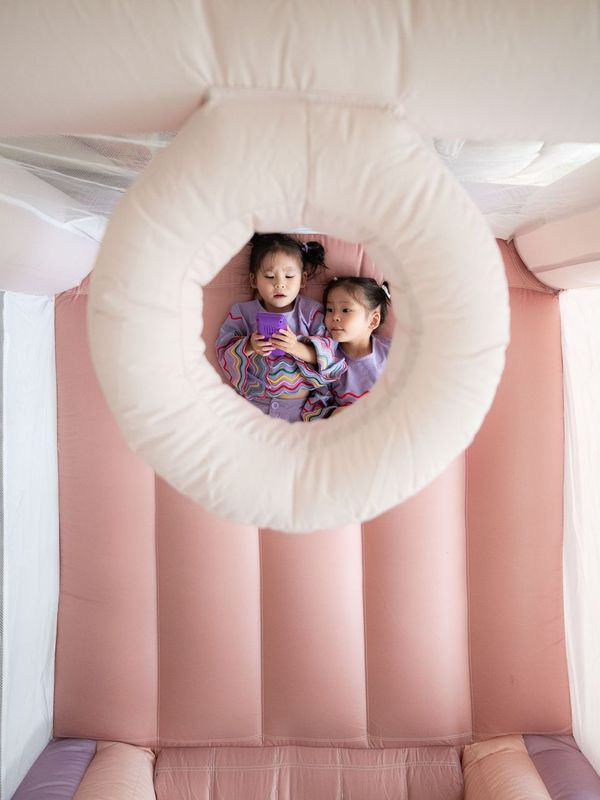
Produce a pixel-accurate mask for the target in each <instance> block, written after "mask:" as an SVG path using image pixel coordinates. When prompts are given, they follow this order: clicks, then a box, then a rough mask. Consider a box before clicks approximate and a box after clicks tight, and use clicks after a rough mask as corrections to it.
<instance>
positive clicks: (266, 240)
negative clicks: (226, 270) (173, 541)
mask: <svg viewBox="0 0 600 800" xmlns="http://www.w3.org/2000/svg"><path fill="white" fill-rule="evenodd" d="M250 244H251V246H252V250H251V251H250V272H251V273H252V274H253V275H256V273H257V272H258V270H259V269H260V265H261V264H262V262H263V259H264V257H265V256H266V255H268V254H269V253H288V254H289V255H291V256H296V257H297V258H298V259H300V264H301V265H302V270H303V271H305V272H306V274H307V276H308V277H309V278H314V277H315V275H318V273H319V272H321V270H323V269H327V267H326V265H325V248H324V247H323V245H322V244H321V243H320V242H314V241H313V242H300V241H298V239H294V237H293V236H288V235H287V234H286V233H255V234H254V236H253V237H252V239H251V240H250Z"/></svg>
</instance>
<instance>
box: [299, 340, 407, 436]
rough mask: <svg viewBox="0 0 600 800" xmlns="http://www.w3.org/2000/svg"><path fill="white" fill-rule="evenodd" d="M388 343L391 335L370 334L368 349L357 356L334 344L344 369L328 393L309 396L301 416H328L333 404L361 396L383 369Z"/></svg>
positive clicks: (349, 402)
mask: <svg viewBox="0 0 600 800" xmlns="http://www.w3.org/2000/svg"><path fill="white" fill-rule="evenodd" d="M390 344H391V339H388V337H387V336H372V337H371V352H370V353H369V354H368V355H366V356H361V357H360V358H351V357H350V356H349V355H347V354H346V353H344V350H343V345H337V352H338V354H340V355H342V356H344V358H345V361H346V369H345V370H344V372H343V374H341V375H340V378H339V380H338V381H336V382H335V383H334V384H333V385H332V386H330V387H329V388H330V394H329V396H327V395H325V394H323V393H320V394H319V395H318V396H315V397H311V398H310V399H309V401H308V402H307V404H306V406H305V408H304V411H303V415H302V417H303V419H304V420H305V421H306V422H312V420H314V419H319V418H321V417H329V416H331V414H332V413H333V412H334V410H335V409H336V408H343V407H344V406H350V405H352V403H355V402H356V401H357V400H360V398H361V397H364V396H365V395H366V394H367V392H368V391H369V390H370V389H371V387H372V386H373V384H374V383H375V381H376V380H377V379H378V378H379V376H380V375H381V373H382V372H383V370H384V369H385V365H386V362H387V358H388V353H389V351H390Z"/></svg>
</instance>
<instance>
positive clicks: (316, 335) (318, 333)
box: [298, 301, 346, 386]
mask: <svg viewBox="0 0 600 800" xmlns="http://www.w3.org/2000/svg"><path fill="white" fill-rule="evenodd" d="M309 302H310V305H308V304H307V308H306V309H305V320H304V325H303V326H302V327H304V329H305V330H306V331H307V334H306V335H300V336H298V338H299V339H300V341H301V342H304V343H305V344H312V346H313V347H314V348H315V352H316V354H317V363H316V365H312V364H306V362H304V361H298V367H299V369H300V371H301V372H302V374H303V375H304V377H305V378H308V379H309V380H311V381H316V384H315V385H316V386H326V385H327V384H331V383H333V382H334V381H337V380H338V379H339V377H340V376H341V375H342V374H343V373H344V372H345V371H346V361H345V359H344V358H343V356H342V355H341V354H340V349H339V347H338V346H337V345H336V343H335V342H334V341H333V339H330V338H329V337H328V336H327V330H326V329H325V318H324V316H323V308H322V306H321V304H320V303H316V302H314V301H309ZM300 330H302V328H300Z"/></svg>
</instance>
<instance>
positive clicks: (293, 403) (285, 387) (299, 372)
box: [217, 295, 346, 422]
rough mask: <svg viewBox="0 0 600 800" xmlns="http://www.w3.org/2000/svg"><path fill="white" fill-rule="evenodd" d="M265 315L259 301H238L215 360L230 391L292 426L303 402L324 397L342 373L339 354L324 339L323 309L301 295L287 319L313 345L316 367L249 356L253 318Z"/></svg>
mask: <svg viewBox="0 0 600 800" xmlns="http://www.w3.org/2000/svg"><path fill="white" fill-rule="evenodd" d="M258 311H264V308H263V306H262V305H261V303H260V301H259V300H250V301H249V302H246V303H236V304H235V305H233V306H232V307H231V309H230V311H229V314H228V315H227V319H226V320H225V322H224V323H223V324H222V325H221V329H220V331H219V336H218V339H217V358H218V360H219V364H220V365H221V369H222V370H223V372H224V374H225V376H226V378H227V380H228V381H229V383H231V385H232V386H233V388H234V389H235V390H236V392H238V393H239V394H241V395H242V396H243V397H245V398H247V399H248V400H250V402H251V403H253V404H254V405H256V406H257V407H258V408H260V409H261V410H262V411H263V412H264V413H265V414H269V415H270V416H275V417H280V418H284V419H287V420H288V421H290V422H293V421H296V420H301V419H302V418H303V409H304V406H305V404H306V401H307V399H308V398H309V396H310V397H313V396H321V395H323V397H325V396H326V395H327V394H328V388H327V387H329V386H330V385H331V384H332V383H333V382H334V381H336V380H337V379H338V377H339V376H340V375H341V374H342V373H343V372H344V370H345V369H346V364H345V361H344V358H343V357H342V354H341V353H340V352H339V351H338V349H337V347H336V345H335V343H334V342H333V341H332V340H331V339H330V338H329V337H328V336H327V334H326V330H325V323H324V318H323V307H322V306H321V304H320V303H317V302H316V300H311V299H310V298H308V297H303V296H302V295H299V296H298V297H297V298H296V302H295V304H294V308H293V309H292V310H291V311H288V312H287V313H285V314H284V315H283V316H285V319H286V322H287V325H288V328H289V329H290V330H291V331H293V332H294V333H295V334H296V336H298V338H299V339H300V340H301V341H303V342H305V343H310V344H312V345H313V346H314V348H315V351H316V354H317V364H316V365H313V364H307V363H306V362H304V361H301V360H296V359H295V358H294V357H293V356H290V355H288V354H287V353H286V354H284V355H280V356H266V357H265V356H260V355H258V354H257V353H252V354H250V355H247V353H246V345H247V344H248V340H249V338H250V335H251V334H252V333H253V332H254V331H255V330H256V314H257V312H258Z"/></svg>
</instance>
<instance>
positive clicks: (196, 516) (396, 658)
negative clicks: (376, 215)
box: [55, 242, 570, 763]
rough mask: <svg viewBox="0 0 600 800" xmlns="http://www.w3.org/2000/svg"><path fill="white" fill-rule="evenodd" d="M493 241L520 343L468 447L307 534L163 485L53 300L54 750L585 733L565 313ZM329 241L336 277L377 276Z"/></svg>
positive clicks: (209, 306)
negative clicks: (569, 533) (57, 573)
mask: <svg viewBox="0 0 600 800" xmlns="http://www.w3.org/2000/svg"><path fill="white" fill-rule="evenodd" d="M501 247H502V249H503V252H504V255H505V260H506V264H507V271H508V275H509V282H510V284H511V287H512V288H511V307H512V343H511V345H510V348H509V351H508V360H507V368H506V371H505V373H504V377H503V379H502V383H501V386H500V389H499V391H498V395H497V398H496V401H495V403H494V405H493V407H492V410H491V412H490V414H489V415H488V418H487V419H486V421H485V422H484V425H483V427H482V429H481V431H480V433H479V434H478V436H477V437H476V439H475V442H474V443H473V445H472V446H471V447H470V448H469V450H468V451H467V452H466V454H465V455H464V456H463V457H461V458H459V459H457V460H456V461H455V462H454V463H453V464H451V465H450V467H448V469H447V470H446V471H445V472H444V473H443V474H442V475H441V476H439V477H438V479H437V480H436V481H434V482H433V483H432V484H431V485H430V486H429V487H427V488H426V489H425V490H424V491H423V492H421V493H420V494H419V495H417V496H416V497H414V498H412V499H411V500H409V501H408V502H406V503H404V504H403V505H401V506H399V507H397V508H395V509H393V510H391V511H390V512H388V513H387V514H385V515H383V516H381V517H379V518H378V519H375V520H373V521H371V522H369V523H366V524H364V525H362V526H359V525H355V526H348V527H346V528H342V529H339V530H333V531H322V532H318V533H315V534H311V535H306V536H292V535H286V534H282V533H279V532H277V531H266V530H263V531H259V530H257V529H256V528H254V527H243V526H236V525H234V524H232V523H230V522H227V521H224V520H221V519H218V518H215V517H214V516H212V515H210V514H208V513H207V512H205V511H204V510H203V509H202V508H200V507H199V506H196V505H194V504H193V503H192V502H191V501H189V500H187V499H185V498H183V497H181V496H180V495H179V494H177V493H176V492H175V491H174V490H172V489H171V488H170V487H168V486H167V485H166V484H164V483H163V482H162V481H160V480H157V479H155V477H154V475H153V474H152V472H151V471H150V469H149V468H148V467H147V466H146V465H145V464H143V463H142V462H141V461H140V460H139V459H138V458H137V457H135V456H134V455H132V454H131V453H130V452H129V451H128V450H127V448H126V447H125V445H124V444H123V442H122V440H121V438H120V435H119V434H118V432H117V430H116V426H115V424H114V423H113V421H112V418H111V416H110V414H109V411H108V409H107V408H106V406H105V404H104V401H103V399H102V397H101V395H100V391H99V389H98V386H97V383H96V380H95V377H94V375H93V373H92V369H91V365H90V362H89V355H88V352H87V345H86V336H85V320H84V316H85V303H86V297H85V292H84V291H82V292H79V293H78V292H69V293H66V294H64V295H62V296H60V297H59V298H58V300H57V305H56V319H57V323H56V324H57V338H56V346H57V371H58V413H59V459H60V461H59V470H60V493H61V598H60V609H59V629H58V643H57V671H56V700H55V702H56V708H55V735H58V736H82V737H92V738H98V739H111V740H121V741H126V742H130V743H135V744H142V745H151V746H155V747H163V746H181V747H183V746H185V747H189V746H198V747H209V748H214V747H221V746H224V745H235V746H259V745H266V746H273V745H280V746H284V747H297V746H306V747H308V746H310V747H315V748H318V747H322V748H330V747H340V748H354V749H356V748H359V749H361V748H371V749H380V748H390V749H392V748H406V747H411V746H420V745H429V746H432V745H437V746H441V747H443V746H459V745H461V744H464V743H467V742H470V741H472V740H473V739H477V738H487V737H490V736H496V735H501V734H506V733H513V732H518V733H524V732H536V733H555V732H559V731H560V732H566V731H569V730H570V707H569V696H568V683H567V673H566V661H565V648H564V625H563V616H562V588H561V581H562V469H563V451H562V441H563V426H562V366H561V354H560V320H559V315H558V302H557V296H556V294H554V293H553V292H552V291H550V290H548V289H547V288H545V287H542V286H541V285H540V284H538V283H537V281H535V279H533V278H532V277H531V276H529V275H528V274H527V273H526V272H525V271H524V269H523V267H522V265H521V264H520V262H519V260H518V258H517V257H516V255H515V253H514V250H513V249H512V248H511V247H508V246H506V245H505V244H504V243H501ZM336 248H338V245H336V244H335V243H334V242H330V243H329V248H328V249H329V252H330V266H331V267H332V269H333V270H334V271H335V270H336V269H337V268H338V265H343V266H344V270H345V271H348V268H349V267H348V265H349V264H352V265H353V270H354V271H356V272H360V271H366V272H367V273H368V271H369V270H371V269H372V266H371V264H370V262H369V261H368V260H366V259H364V257H363V253H362V250H361V248H360V247H358V246H350V245H343V244H340V245H339V249H336ZM336 259H337V260H336ZM236 286H239V263H234V264H233V265H232V266H231V267H230V268H229V271H228V270H225V271H224V272H223V273H222V274H221V275H220V276H219V277H218V278H217V279H216V280H215V281H214V282H213V288H212V289H208V290H207V295H208V296H210V297H211V298H212V302H210V303H209V302H207V303H206V312H205V313H206V317H207V319H206V336H207V337H208V338H210V336H211V335H212V333H211V332H214V331H215V329H216V327H217V326H218V323H219V321H220V319H221V318H222V317H223V316H224V314H225V312H226V309H227V307H228V306H229V305H230V303H231V302H232V298H233V294H234V287H236ZM236 291H237V290H236ZM211 292H212V295H211V294H210V293H211ZM238 297H239V295H238ZM215 480H218V475H215ZM159 763H161V762H160V760H159Z"/></svg>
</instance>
